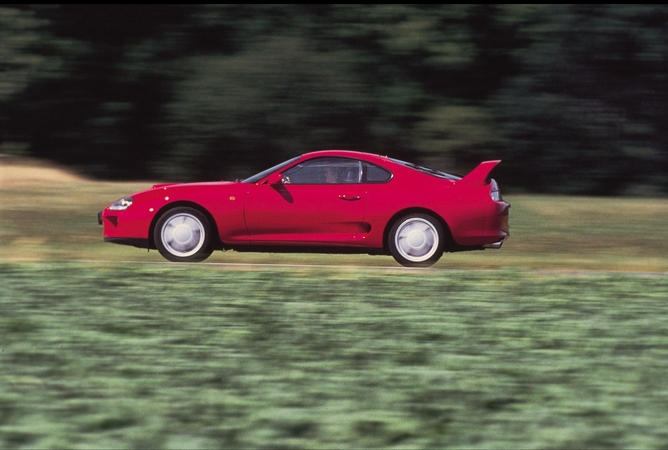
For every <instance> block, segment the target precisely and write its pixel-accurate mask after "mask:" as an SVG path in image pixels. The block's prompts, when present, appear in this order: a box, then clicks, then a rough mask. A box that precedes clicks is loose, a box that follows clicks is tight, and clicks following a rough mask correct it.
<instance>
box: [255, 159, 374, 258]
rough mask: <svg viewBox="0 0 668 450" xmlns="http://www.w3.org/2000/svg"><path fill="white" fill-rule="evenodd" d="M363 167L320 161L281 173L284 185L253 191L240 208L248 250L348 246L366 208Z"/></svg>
mask: <svg viewBox="0 0 668 450" xmlns="http://www.w3.org/2000/svg"><path fill="white" fill-rule="evenodd" d="M361 174H362V163H361V161H359V160H355V159H352V158H338V157H336V158H335V157H321V158H314V159H310V160H307V161H305V162H302V163H300V164H298V165H296V166H293V167H291V168H289V169H288V170H286V171H285V172H283V174H282V175H283V183H278V184H276V185H273V186H272V185H270V184H269V183H265V184H259V185H253V186H252V188H251V189H250V190H249V192H248V195H247V197H246V203H245V210H244V212H245V219H246V226H247V228H248V233H249V235H250V239H251V244H255V245H261V244H267V245H281V244H283V245H347V244H351V243H353V242H354V238H355V235H356V234H357V233H358V231H359V229H360V225H361V224H362V221H363V219H364V215H365V212H366V207H367V200H366V195H365V192H364V190H363V187H362V185H361V183H360V182H361Z"/></svg>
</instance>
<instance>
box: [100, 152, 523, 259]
mask: <svg viewBox="0 0 668 450" xmlns="http://www.w3.org/2000/svg"><path fill="white" fill-rule="evenodd" d="M499 162H500V161H486V162H483V163H481V164H480V165H479V166H478V167H476V168H475V169H474V170H472V171H471V172H470V173H469V174H468V175H466V176H463V177H461V176H457V175H452V174H448V173H444V172H440V171H436V170H432V169H427V168H425V167H421V166H418V165H415V164H411V163H407V162H404V161H400V160H397V159H393V158H389V157H387V156H380V155H374V154H369V153H362V152H354V151H346V150H324V151H317V152H312V153H306V154H304V155H301V156H298V157H295V158H292V159H290V160H288V161H286V162H284V163H282V164H279V165H277V166H274V167H272V168H270V169H268V170H265V171H263V172H261V173H259V174H257V175H255V176H252V177H250V178H247V179H245V180H237V181H234V182H230V181H218V182H206V183H169V184H157V185H154V186H153V187H152V188H151V189H148V190H146V191H142V192H138V193H135V194H132V195H129V196H127V197H124V198H122V199H120V200H118V201H116V202H114V203H112V204H111V205H109V206H107V207H106V208H105V209H104V210H103V211H101V212H100V213H99V214H98V222H99V223H100V224H102V225H104V240H105V241H106V242H113V243H119V244H126V245H133V246H136V247H140V248H149V249H157V250H158V251H159V252H160V253H161V254H162V255H163V256H164V257H165V258H166V259H168V260H170V261H177V262H196V261H201V260H204V259H206V258H207V257H208V256H209V255H210V254H211V253H212V252H213V251H214V250H237V251H273V252H281V251H303V252H328V253H351V252H356V253H368V254H385V255H387V254H391V255H392V256H393V257H394V258H395V259H396V260H397V262H399V263H400V264H402V265H404V266H417V267H425V266H429V265H431V264H433V263H434V262H436V261H437V260H438V259H439V258H440V257H441V255H442V254H443V252H454V251H464V250H482V249H485V248H500V247H501V244H502V243H503V241H504V240H505V239H506V238H507V237H508V235H509V227H508V210H509V208H510V205H509V204H508V203H506V202H504V201H503V200H502V198H501V196H500V193H499V189H498V186H497V183H496V182H495V181H494V180H493V179H491V178H490V172H491V171H492V169H493V168H494V167H495V166H496V165H497V164H498V163H499Z"/></svg>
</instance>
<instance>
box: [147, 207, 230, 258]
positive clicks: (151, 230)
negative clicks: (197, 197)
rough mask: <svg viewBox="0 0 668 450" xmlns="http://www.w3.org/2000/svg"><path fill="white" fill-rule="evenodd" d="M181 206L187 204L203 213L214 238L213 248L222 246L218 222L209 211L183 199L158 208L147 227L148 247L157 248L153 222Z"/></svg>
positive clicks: (218, 248) (217, 248)
mask: <svg viewBox="0 0 668 450" xmlns="http://www.w3.org/2000/svg"><path fill="white" fill-rule="evenodd" d="M182 206H187V207H189V208H193V209H196V210H197V211H199V212H201V213H202V214H204V216H205V217H206V218H207V220H208V221H209V226H210V227H211V233H212V234H213V236H212V237H213V239H214V241H213V247H214V249H216V250H220V249H222V248H223V243H222V241H221V240H220V233H219V232H218V224H217V223H216V221H215V220H214V218H213V216H212V215H211V213H210V212H209V211H208V210H207V209H206V208H204V207H203V206H202V205H199V204H197V203H195V202H189V201H185V200H184V201H178V202H174V203H169V204H167V205H165V206H163V207H162V208H160V210H158V212H157V213H156V214H155V215H154V216H153V220H151V224H150V225H149V228H148V245H149V248H151V249H157V247H156V246H155V239H154V237H155V236H154V232H155V224H156V223H158V220H160V217H162V216H163V215H164V214H165V213H166V212H167V211H170V210H172V209H174V208H179V207H182Z"/></svg>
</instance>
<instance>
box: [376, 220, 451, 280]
mask: <svg viewBox="0 0 668 450" xmlns="http://www.w3.org/2000/svg"><path fill="white" fill-rule="evenodd" d="M444 244H445V236H444V234H443V227H442V226H441V224H440V222H439V221H438V220H436V219H434V218H433V217H432V216H430V215H428V214H409V215H407V216H404V217H402V218H400V219H399V220H397V221H396V222H395V223H394V225H393V226H392V228H391V229H390V234H389V236H388V246H389V249H390V253H391V254H392V256H393V257H394V259H395V260H396V261H397V262H398V263H399V264H401V265H402V266H406V267H429V266H431V265H433V264H434V263H435V262H436V261H438V260H439V259H441V256H442V255H443V246H444Z"/></svg>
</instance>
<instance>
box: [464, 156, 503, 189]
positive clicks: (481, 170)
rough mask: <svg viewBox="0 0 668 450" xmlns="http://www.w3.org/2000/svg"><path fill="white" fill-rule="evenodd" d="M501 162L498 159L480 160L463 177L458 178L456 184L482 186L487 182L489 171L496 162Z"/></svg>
mask: <svg viewBox="0 0 668 450" xmlns="http://www.w3.org/2000/svg"><path fill="white" fill-rule="evenodd" d="M500 162H501V160H500V159H498V160H496V161H484V162H481V163H480V164H479V165H478V167H476V168H475V169H473V170H472V171H470V172H469V173H468V174H467V175H466V176H464V178H462V179H461V180H459V181H458V182H457V184H463V185H465V186H484V185H486V184H487V183H489V173H490V172H491V171H492V169H493V168H494V167H496V165H497V164H499V163H500Z"/></svg>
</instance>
